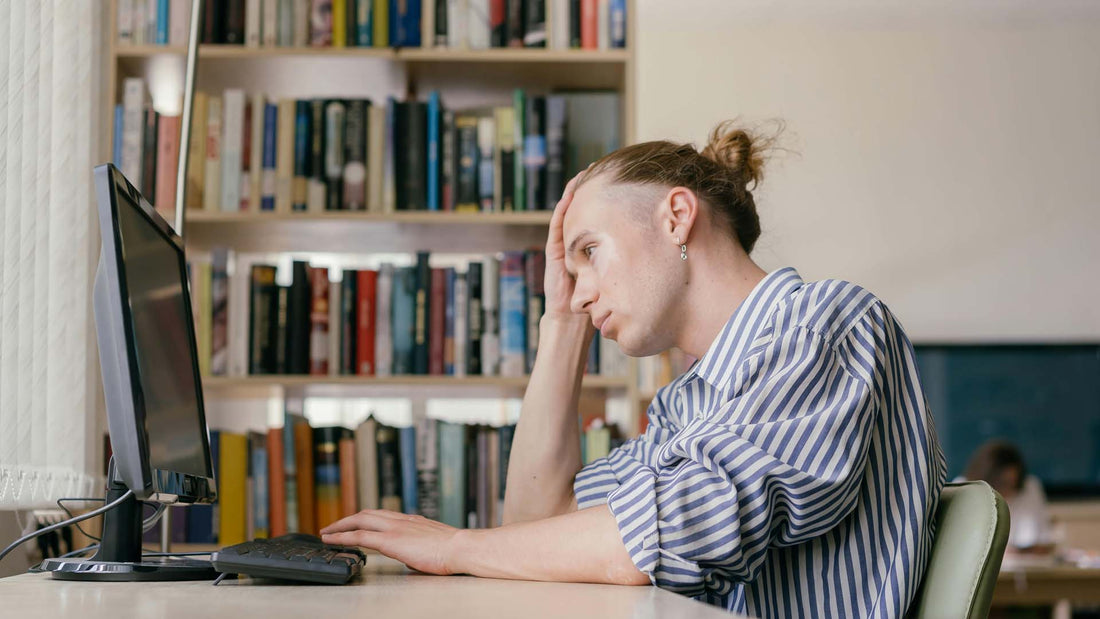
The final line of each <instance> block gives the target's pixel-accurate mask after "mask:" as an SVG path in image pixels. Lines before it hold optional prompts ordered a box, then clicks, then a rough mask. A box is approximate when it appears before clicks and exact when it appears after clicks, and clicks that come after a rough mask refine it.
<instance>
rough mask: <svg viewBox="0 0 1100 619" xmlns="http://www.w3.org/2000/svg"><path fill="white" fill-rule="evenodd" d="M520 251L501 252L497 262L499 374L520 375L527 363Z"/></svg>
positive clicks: (523, 265) (524, 295)
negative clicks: (501, 255)
mask: <svg viewBox="0 0 1100 619" xmlns="http://www.w3.org/2000/svg"><path fill="white" fill-rule="evenodd" d="M525 279H526V267H525V264H524V253H523V252H522V251H509V252H504V258H503V260H501V262H500V375H501V376H523V375H524V374H525V373H526V367H527V307H526V305H527V285H526V281H525Z"/></svg>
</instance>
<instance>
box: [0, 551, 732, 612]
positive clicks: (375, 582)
mask: <svg viewBox="0 0 1100 619" xmlns="http://www.w3.org/2000/svg"><path fill="white" fill-rule="evenodd" d="M318 608H320V609H321V610H323V611H324V612H326V613H330V612H334V611H335V612H346V613H348V615H349V616H358V617H418V618H419V617H425V618H432V617H440V618H445V619H465V618H469V619H490V618H495V617H525V618H527V617H530V618H535V619H537V618H539V617H569V618H572V619H581V618H585V617H601V618H613V617H623V618H627V617H629V618H645V619H649V618H651V617H652V618H657V617H673V618H685V619H686V618H688V617H690V618H692V619H695V618H699V619H707V618H714V619H718V618H723V619H730V618H731V617H734V615H730V614H728V613H726V612H724V611H722V610H720V609H718V608H715V607H713V606H708V605H706V604H703V603H702V602H696V601H694V600H691V599H689V598H686V597H683V596H681V595H677V594H675V593H670V592H668V591H664V590H661V589H658V588H656V587H617V586H612V585H578V584H568V583H541V582H524V581H511V580H494V579H488V578H474V577H471V576H428V575H424V574H419V573H411V572H410V571H409V570H408V569H407V568H406V567H405V566H404V565H402V564H401V563H399V562H397V561H394V560H392V559H389V558H386V557H382V556H377V555H371V556H369V557H368V558H367V566H366V568H364V573H363V576H362V577H361V578H360V580H359V581H357V582H356V583H353V584H350V585H345V586H342V587H332V586H311V585H284V584H279V585H272V584H271V581H264V580H252V579H248V578H242V579H239V580H232V579H231V578H227V579H225V580H223V581H222V582H221V584H219V585H218V586H216V587H214V586H211V584H210V582H209V581H208V582H167V583H112V582H108V583H89V582H71V581H62V580H53V579H52V578H50V576H49V575H48V574H21V575H19V576H12V577H10V578H4V579H0V609H2V610H0V615H3V616H4V617H5V619H7V618H8V617H11V618H13V619H14V618H21V617H28V618H30V617H80V618H81V619H119V617H141V618H142V619H145V618H150V619H155V618H164V619H173V618H179V619H196V618H200V617H201V618H203V619H206V618H214V619H216V618H219V617H225V618H232V619H244V618H245V617H262V618H263V619H283V618H288V619H289V618H292V617H293V618H294V619H301V618H305V619H316V618H317V612H316V611H317V610H318Z"/></svg>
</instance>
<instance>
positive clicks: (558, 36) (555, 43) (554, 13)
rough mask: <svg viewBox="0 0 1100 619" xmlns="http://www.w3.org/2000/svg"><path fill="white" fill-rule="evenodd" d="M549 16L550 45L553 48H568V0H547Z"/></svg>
mask: <svg viewBox="0 0 1100 619" xmlns="http://www.w3.org/2000/svg"><path fill="white" fill-rule="evenodd" d="M547 2H548V3H549V7H548V8H547V15H549V17H550V23H549V24H547V25H548V26H549V28H550V46H551V48H553V49H569V20H570V15H569V5H570V4H572V3H571V2H570V0H547Z"/></svg>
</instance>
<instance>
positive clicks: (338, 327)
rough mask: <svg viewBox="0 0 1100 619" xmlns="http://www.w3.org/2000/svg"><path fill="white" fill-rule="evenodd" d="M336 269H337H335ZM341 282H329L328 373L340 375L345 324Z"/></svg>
mask: <svg viewBox="0 0 1100 619" xmlns="http://www.w3.org/2000/svg"><path fill="white" fill-rule="evenodd" d="M333 270H334V271H335V269H333ZM342 290H343V286H342V285H341V284H340V282H334V281H332V280H329V283H328V374H329V376H339V375H340V351H342V350H343V337H344V335H343V326H344V321H343V320H341V318H342V315H341V313H340V309H341V308H342V307H343V305H342V299H341V291H342Z"/></svg>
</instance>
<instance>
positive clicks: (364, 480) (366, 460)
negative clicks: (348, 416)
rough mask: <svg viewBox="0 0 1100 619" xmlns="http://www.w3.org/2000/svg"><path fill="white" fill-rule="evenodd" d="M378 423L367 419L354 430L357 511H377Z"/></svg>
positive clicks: (371, 418) (369, 418)
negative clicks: (357, 491)
mask: <svg viewBox="0 0 1100 619" xmlns="http://www.w3.org/2000/svg"><path fill="white" fill-rule="evenodd" d="M377 432H378V423H377V422H376V421H375V420H374V418H373V417H369V416H368V417H367V418H366V419H364V420H363V422H362V423H360V424H359V425H358V426H357V427H356V428H355V462H356V471H355V479H356V481H357V484H358V489H359V503H358V507H359V509H378V505H379V503H378V441H377Z"/></svg>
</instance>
